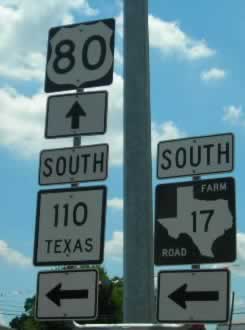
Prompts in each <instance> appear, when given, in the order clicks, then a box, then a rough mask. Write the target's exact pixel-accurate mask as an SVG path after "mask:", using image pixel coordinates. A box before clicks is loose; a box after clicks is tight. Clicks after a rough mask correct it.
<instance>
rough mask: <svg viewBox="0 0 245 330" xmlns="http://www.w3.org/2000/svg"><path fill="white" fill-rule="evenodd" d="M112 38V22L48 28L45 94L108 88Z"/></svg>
mask: <svg viewBox="0 0 245 330" xmlns="http://www.w3.org/2000/svg"><path fill="white" fill-rule="evenodd" d="M114 35H115V20H114V19H106V20H101V21H94V22H88V23H80V24H73V25H66V26H58V27H54V28H51V29H50V31H49V39H48V54H47V66H46V79H45V92H51V93H52V92H57V91H64V90H71V89H78V88H81V87H82V88H85V87H95V86H102V85H108V84H110V83H111V82H112V78H113V63H114Z"/></svg>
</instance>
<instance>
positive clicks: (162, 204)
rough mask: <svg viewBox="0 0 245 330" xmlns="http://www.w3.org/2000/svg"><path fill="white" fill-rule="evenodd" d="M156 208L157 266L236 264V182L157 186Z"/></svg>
mask: <svg viewBox="0 0 245 330" xmlns="http://www.w3.org/2000/svg"><path fill="white" fill-rule="evenodd" d="M155 207H156V209H155V264H156V265H181V264H201V263H218V262H231V261H234V260H235V258H236V212H235V182H234V179H233V178H223V179H214V180H200V181H191V182H182V183H173V184H163V185H158V186H157V188H156V206H155Z"/></svg>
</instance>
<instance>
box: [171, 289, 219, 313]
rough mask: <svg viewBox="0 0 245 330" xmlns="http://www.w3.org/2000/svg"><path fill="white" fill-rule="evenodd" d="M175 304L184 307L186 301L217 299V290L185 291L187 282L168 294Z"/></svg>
mask: <svg viewBox="0 0 245 330" xmlns="http://www.w3.org/2000/svg"><path fill="white" fill-rule="evenodd" d="M168 297H169V298H170V299H172V300H173V301H174V302H175V303H176V304H177V305H179V306H180V307H182V308H183V309H186V301H217V300H219V292H218V291H187V284H184V285H181V286H180V287H179V288H178V289H177V290H175V291H174V292H172V293H171V294H170V295H169V296H168Z"/></svg>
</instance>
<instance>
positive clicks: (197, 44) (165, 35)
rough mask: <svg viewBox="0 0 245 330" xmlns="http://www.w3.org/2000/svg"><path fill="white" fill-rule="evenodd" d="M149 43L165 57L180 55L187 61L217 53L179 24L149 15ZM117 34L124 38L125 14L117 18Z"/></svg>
mask: <svg viewBox="0 0 245 330" xmlns="http://www.w3.org/2000/svg"><path fill="white" fill-rule="evenodd" d="M148 21H149V42H150V46H151V47H152V48H157V49H159V50H160V51H161V52H162V54H163V55H179V56H181V57H183V58H185V59H187V60H199V59H202V58H208V57H211V56H214V55H215V53H216V51H215V50H214V49H211V48H209V47H208V45H207V42H206V41H205V40H196V39H194V38H192V37H191V36H189V35H187V34H186V33H185V32H184V31H182V30H181V28H180V26H179V24H178V23H177V22H174V21H172V22H168V21H164V20H162V19H160V18H158V17H155V16H153V15H149V17H148ZM116 23H117V32H118V33H119V35H120V36H121V37H122V36H123V24H124V23H123V14H122V12H121V13H120V15H119V16H117V18H116Z"/></svg>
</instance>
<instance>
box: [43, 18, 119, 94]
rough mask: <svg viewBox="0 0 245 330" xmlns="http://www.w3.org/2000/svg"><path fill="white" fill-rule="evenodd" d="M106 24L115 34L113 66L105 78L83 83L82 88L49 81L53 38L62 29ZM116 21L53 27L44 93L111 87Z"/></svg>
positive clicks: (50, 34)
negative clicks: (48, 69) (48, 72)
mask: <svg viewBox="0 0 245 330" xmlns="http://www.w3.org/2000/svg"><path fill="white" fill-rule="evenodd" d="M100 22H101V23H104V24H105V25H107V26H108V27H109V28H110V29H111V30H112V32H113V34H112V37H111V43H110V48H111V52H112V65H111V68H110V70H109V71H108V72H107V73H106V74H105V76H103V77H102V78H100V79H98V80H95V81H88V82H86V81H85V82H84V83H82V84H81V85H80V86H76V85H73V84H62V85H58V84H56V83H54V82H53V81H51V80H49V78H48V75H47V68H48V61H49V59H50V56H51V46H50V41H51V39H52V38H53V36H54V35H55V34H56V33H57V32H58V31H59V30H60V29H62V28H73V27H75V26H79V25H92V24H96V23H100ZM115 25H116V23H115V19H114V18H108V19H104V20H96V21H89V22H82V23H78V24H69V25H62V26H56V27H52V28H51V29H50V30H49V35H48V47H47V48H48V49H47V56H46V69H45V82H44V91H45V92H46V93H53V92H62V91H67V90H75V89H78V88H88V87H99V86H106V85H110V84H111V83H112V82H113V72H114V49H115Z"/></svg>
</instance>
